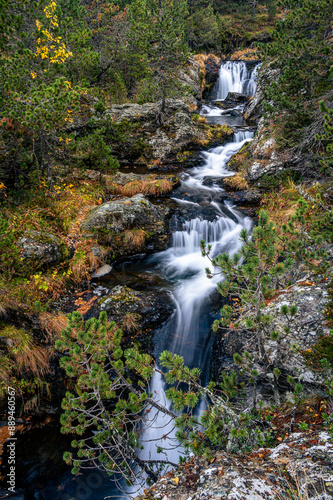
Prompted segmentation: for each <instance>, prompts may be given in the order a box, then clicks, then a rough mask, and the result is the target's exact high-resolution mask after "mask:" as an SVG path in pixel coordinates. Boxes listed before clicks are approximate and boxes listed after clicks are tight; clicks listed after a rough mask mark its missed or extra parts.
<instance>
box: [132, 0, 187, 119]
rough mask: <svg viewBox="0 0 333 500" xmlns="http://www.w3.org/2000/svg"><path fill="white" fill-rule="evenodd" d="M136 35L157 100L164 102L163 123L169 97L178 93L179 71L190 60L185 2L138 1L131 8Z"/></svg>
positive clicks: (159, 117)
mask: <svg viewBox="0 0 333 500" xmlns="http://www.w3.org/2000/svg"><path fill="white" fill-rule="evenodd" d="M130 13H131V22H132V30H133V36H134V38H135V40H136V44H137V46H138V48H139V50H140V52H141V54H142V57H143V58H144V59H146V61H147V63H148V64H149V71H150V75H149V78H148V79H147V81H146V82H145V85H149V86H150V88H151V93H152V95H153V96H154V100H156V99H161V106H160V111H159V114H158V116H157V123H158V124H159V125H161V124H162V123H163V121H164V114H165V102H166V98H167V97H169V96H171V95H173V94H174V93H175V89H176V87H177V83H176V82H177V69H178V68H179V67H180V66H181V65H182V64H184V62H185V61H186V59H187V55H188V49H187V46H186V43H185V34H184V24H185V16H186V14H187V3H186V1H185V0H135V1H134V2H133V3H132V4H131V8H130Z"/></svg>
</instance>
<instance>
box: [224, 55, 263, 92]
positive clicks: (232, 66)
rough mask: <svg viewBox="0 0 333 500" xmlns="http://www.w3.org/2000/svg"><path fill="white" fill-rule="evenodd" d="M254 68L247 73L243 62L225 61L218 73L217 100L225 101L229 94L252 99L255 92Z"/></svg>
mask: <svg viewBox="0 0 333 500" xmlns="http://www.w3.org/2000/svg"><path fill="white" fill-rule="evenodd" d="M256 75H257V73H256V68H255V69H254V70H252V71H248V69H247V67H246V64H245V62H244V61H227V62H226V63H224V64H222V66H221V68H220V73H219V90H218V99H222V100H223V99H226V97H227V95H228V93H229V92H239V93H240V94H245V95H248V96H249V97H252V96H253V95H254V94H255V91H256V83H255V79H256Z"/></svg>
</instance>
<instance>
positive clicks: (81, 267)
mask: <svg viewBox="0 0 333 500" xmlns="http://www.w3.org/2000/svg"><path fill="white" fill-rule="evenodd" d="M94 246H96V242H95V241H93V240H85V241H79V243H78V244H77V245H76V249H75V254H74V257H73V258H72V259H71V261H70V264H69V269H70V272H71V275H70V280H71V281H74V283H76V284H78V283H81V281H82V280H84V279H89V277H90V274H91V272H92V271H94V270H96V269H97V268H98V267H100V266H101V265H103V264H105V262H104V261H103V259H100V258H99V257H97V256H96V255H95V254H94V252H93V247H94Z"/></svg>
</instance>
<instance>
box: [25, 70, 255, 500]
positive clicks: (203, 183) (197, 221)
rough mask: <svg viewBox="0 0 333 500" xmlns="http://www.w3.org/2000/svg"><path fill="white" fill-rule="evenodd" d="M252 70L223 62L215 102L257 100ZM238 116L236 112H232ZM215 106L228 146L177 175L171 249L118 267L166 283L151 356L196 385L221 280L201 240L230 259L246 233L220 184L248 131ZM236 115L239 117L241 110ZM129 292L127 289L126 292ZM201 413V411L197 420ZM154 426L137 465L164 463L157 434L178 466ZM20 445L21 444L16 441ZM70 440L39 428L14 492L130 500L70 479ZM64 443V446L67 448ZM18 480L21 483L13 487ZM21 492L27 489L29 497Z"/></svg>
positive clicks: (87, 480)
mask: <svg viewBox="0 0 333 500" xmlns="http://www.w3.org/2000/svg"><path fill="white" fill-rule="evenodd" d="M256 70H257V67H255V69H253V70H252V71H248V70H247V68H246V65H245V63H244V62H239V61H228V62H226V63H224V64H223V65H222V66H221V69H220V74H219V80H218V89H217V91H218V93H217V95H218V98H219V100H223V99H225V98H226V97H227V94H228V92H241V93H244V94H247V95H248V96H253V95H254V93H255V88H256V84H255V78H256ZM237 109H240V107H238V108H237ZM221 111H222V110H221V108H219V107H217V106H214V102H213V101H212V102H210V103H206V105H204V106H203V108H202V111H201V112H202V113H203V114H204V116H205V117H206V118H207V121H208V123H209V122H211V123H227V124H228V125H229V126H232V127H233V128H234V135H233V138H232V141H230V142H228V143H227V144H225V145H223V146H218V147H214V148H212V149H210V150H208V151H206V152H203V153H201V155H202V161H201V165H200V166H198V167H195V168H192V169H188V170H187V171H186V172H183V173H181V174H180V176H179V177H180V181H181V185H180V186H179V187H178V188H177V189H176V190H175V191H174V192H173V193H172V197H171V200H172V202H173V203H174V204H175V206H176V210H175V215H174V217H175V218H176V220H177V223H176V224H175V227H177V229H176V230H175V231H174V232H173V234H172V241H171V246H170V248H168V249H167V250H165V251H163V252H159V253H156V254H153V255H151V256H149V257H143V258H142V259H141V260H140V259H139V260H138V261H136V262H135V264H133V263H131V261H129V262H124V263H122V265H121V266H122V270H123V272H125V273H126V272H128V269H129V268H130V266H131V265H132V266H133V265H134V272H137V273H142V271H144V272H145V273H148V274H152V275H154V276H159V277H160V278H161V279H162V282H163V283H165V288H166V290H167V291H168V293H169V294H170V297H171V299H172V302H173V304H174V312H173V314H172V316H171V317H170V319H169V320H168V321H167V322H166V323H165V324H164V325H162V326H161V328H160V329H159V330H158V332H156V334H155V336H154V355H155V358H156V360H158V356H159V354H160V353H161V352H162V351H163V350H165V349H167V350H169V351H172V352H174V353H176V354H179V355H181V356H183V357H184V361H185V363H186V364H187V365H188V366H189V367H190V368H192V367H194V366H196V367H198V368H200V370H201V382H202V383H203V384H206V383H207V382H208V379H209V375H210V356H211V347H212V343H213V340H214V339H213V336H212V334H211V324H212V321H213V320H214V318H215V317H216V314H217V311H218V293H217V291H216V285H217V282H218V281H219V280H221V276H216V277H214V278H212V279H208V278H207V277H206V273H205V268H206V267H207V266H209V262H208V261H207V259H205V258H203V257H202V255H201V250H200V240H202V239H204V240H205V242H206V244H210V245H212V250H211V254H212V255H213V256H214V255H217V254H219V253H223V252H228V253H229V254H230V255H233V254H234V253H235V252H237V251H238V250H239V249H240V246H241V244H240V241H239V235H240V232H241V230H242V229H243V228H246V229H248V230H250V229H251V227H252V221H251V219H250V218H249V217H246V216H245V215H243V214H242V213H241V212H240V211H239V210H237V208H236V207H235V206H233V205H232V204H230V202H228V201H225V192H224V189H223V187H221V184H222V182H221V180H222V179H223V177H228V176H231V175H233V172H231V171H230V170H228V166H227V164H228V161H229V160H230V158H231V156H232V155H233V154H235V153H237V151H239V150H240V149H241V147H242V146H243V145H244V144H245V143H246V142H248V141H251V139H252V138H253V135H254V130H251V129H249V128H248V127H246V126H245V124H244V122H243V119H242V116H232V115H228V114H222V112H221ZM241 111H242V110H241ZM102 284H103V287H105V288H112V287H113V286H114V282H113V283H112V284H111V281H110V283H109V282H108V278H107V277H105V279H103V283H102ZM130 286H131V285H130ZM150 390H151V392H154V393H156V394H158V395H159V399H160V401H161V402H162V403H165V404H166V405H167V406H168V405H170V403H169V402H168V401H166V398H165V384H164V382H163V380H162V379H161V376H160V375H159V374H157V373H156V374H155V375H154V377H153V380H152V381H151V387H150ZM202 410H203V408H202V407H201V406H200V405H199V408H197V410H196V411H197V414H200V412H201V411H202ZM149 418H150V419H153V420H154V423H153V426H149V425H148V426H147V429H146V430H145V431H143V433H142V435H141V442H142V443H143V444H144V450H142V452H141V456H142V457H143V458H148V457H150V458H159V459H160V458H163V457H162V456H161V455H160V454H159V455H157V452H156V449H157V446H160V445H161V443H162V440H161V436H162V434H167V433H168V432H169V431H170V432H171V433H170V435H169V437H168V440H167V443H166V441H165V440H164V441H163V447H164V448H165V447H167V448H168V449H169V450H168V452H167V455H168V459H169V460H170V461H172V462H178V458H179V455H180V453H181V450H179V448H176V447H175V442H174V435H173V433H172V428H171V424H170V423H169V418H168V417H165V416H164V415H160V414H153V415H152V414H151V415H150V416H149ZM19 439H20V438H19ZM70 440H71V439H69V440H67V441H66V440H65V438H64V437H63V436H61V435H60V434H59V430H58V427H57V426H54V428H52V429H51V431H50V428H49V427H48V428H43V429H38V432H37V430H36V432H35V434H34V432H32V433H30V437H29V439H28V440H27V438H25V443H23V442H22V448H21V453H20V458H19V464H18V470H19V471H20V474H19V476H18V484H17V486H18V487H21V488H23V489H24V490H25V492H26V494H25V496H24V497H22V498H24V500H28V499H34V500H44V499H45V500H46V499H47V500H53V499H54V500H70V499H78V500H102V499H103V498H106V497H108V498H114V499H118V500H119V499H121V498H128V496H127V495H128V494H130V493H131V491H130V490H127V494H125V496H124V494H123V493H121V492H120V491H119V490H117V489H115V488H114V487H113V485H112V483H110V480H109V478H107V477H105V476H103V475H102V474H101V473H100V472H99V471H82V475H80V476H78V477H73V476H71V475H70V473H69V472H68V468H67V467H66V466H65V465H64V463H63V462H62V454H63V451H64V450H66V449H69V442H70ZM68 441H69V442H68ZM19 478H20V479H19ZM27 484H29V488H28V489H27Z"/></svg>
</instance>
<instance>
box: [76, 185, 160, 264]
mask: <svg viewBox="0 0 333 500" xmlns="http://www.w3.org/2000/svg"><path fill="white" fill-rule="evenodd" d="M167 214H168V209H167V208H161V207H157V206H155V205H153V204H152V203H151V202H149V201H148V200H147V199H146V198H145V197H144V196H143V195H142V194H137V195H135V196H133V197H132V198H122V199H120V200H111V201H109V202H108V203H104V204H103V205H100V206H99V207H95V208H93V209H92V210H91V211H90V213H89V214H88V216H87V217H86V219H85V220H84V221H83V223H82V229H83V230H84V231H86V232H87V233H93V234H95V235H96V236H97V240H98V241H100V242H101V243H103V244H104V245H106V246H107V247H109V248H110V249H111V251H113V253H116V254H117V256H122V255H130V254H135V253H138V251H153V250H164V249H165V248H166V246H167V229H166V216H167Z"/></svg>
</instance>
